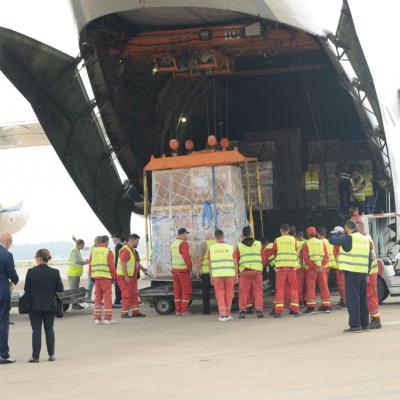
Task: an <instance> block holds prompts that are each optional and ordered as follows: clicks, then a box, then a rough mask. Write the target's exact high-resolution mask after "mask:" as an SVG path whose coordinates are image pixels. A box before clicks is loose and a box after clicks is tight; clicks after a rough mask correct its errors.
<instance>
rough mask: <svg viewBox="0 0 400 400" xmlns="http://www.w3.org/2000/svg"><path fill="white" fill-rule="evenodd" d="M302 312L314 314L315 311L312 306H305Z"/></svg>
mask: <svg viewBox="0 0 400 400" xmlns="http://www.w3.org/2000/svg"><path fill="white" fill-rule="evenodd" d="M303 314H316V311H315V310H314V309H313V308H309V307H307V309H306V310H305V311H304V312H303Z"/></svg>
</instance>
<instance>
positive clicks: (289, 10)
mask: <svg viewBox="0 0 400 400" xmlns="http://www.w3.org/2000/svg"><path fill="white" fill-rule="evenodd" d="M355 3H356V2H353V1H351V0H348V1H341V0H326V1H323V2H322V1H320V0H314V1H312V0H307V1H305V0H290V1H285V2H281V1H275V0H260V1H257V2H254V1H250V0H232V1H229V2H227V1H222V0H206V1H194V0H180V1H176V0H163V1H160V0H147V1H145V2H143V1H132V0H114V1H112V2H110V1H107V0H73V1H72V7H73V11H74V14H75V18H76V20H77V26H78V29H79V44H80V50H81V54H80V57H78V58H72V57H69V56H67V55H65V54H63V53H61V52H59V51H57V50H55V49H52V48H50V47H48V46H46V45H44V44H42V43H39V42H36V41H34V40H32V39H30V38H27V37H25V36H22V35H20V34H18V33H16V32H12V31H9V30H6V29H0V50H1V51H2V55H3V56H2V58H1V60H0V70H1V71H2V72H3V73H4V74H5V75H6V76H7V77H8V78H9V79H10V80H11V81H12V82H13V84H14V85H15V86H16V87H17V88H18V89H19V90H20V91H21V92H22V94H23V95H24V96H25V97H26V98H27V99H28V100H29V101H30V103H31V104H32V106H33V108H34V110H35V112H36V114H37V116H38V119H39V121H40V123H41V124H42V126H43V128H44V130H45V132H46V134H47V136H48V138H49V140H50V142H51V144H52V145H53V146H54V148H55V150H56V152H57V154H58V156H59V157H60V159H61V161H62V162H63V163H64V165H65V167H66V168H67V170H68V171H69V173H70V175H71V177H72V178H73V180H74V181H75V183H76V184H77V186H78V188H79V189H80V190H81V192H82V194H83V195H84V197H85V199H86V200H87V202H88V203H89V205H90V206H91V207H92V208H93V210H94V212H95V213H96V214H97V215H98V217H99V218H100V219H101V221H102V222H103V224H104V225H105V226H106V227H107V229H108V230H109V231H113V232H114V231H117V232H122V233H123V234H127V233H128V231H129V229H130V221H129V219H130V215H131V212H132V211H133V212H135V213H143V202H142V200H143V168H144V166H145V165H146V164H147V162H148V161H149V160H150V157H151V156H152V155H155V156H162V154H164V153H168V143H169V141H170V140H171V139H175V138H176V139H178V141H179V143H185V141H186V140H187V139H191V140H193V143H194V144H195V148H194V149H193V150H194V151H198V150H202V149H204V145H203V144H204V143H205V142H206V140H207V137H208V135H209V134H215V135H216V136H217V138H218V141H220V139H221V138H224V137H228V138H229V140H230V142H231V143H232V145H234V146H238V148H239V150H240V151H241V152H242V153H243V154H244V155H245V156H250V157H257V158H258V159H259V161H260V162H263V163H265V164H264V167H265V168H264V169H263V170H262V171H264V173H265V175H264V176H263V183H264V188H263V190H265V193H266V194H267V198H268V201H267V202H266V204H265V205H264V206H263V207H262V212H263V213H265V214H267V215H268V218H264V221H268V222H266V223H265V227H264V228H265V232H266V234H267V235H270V234H271V233H272V232H275V231H277V226H278V223H279V222H280V221H281V220H282V219H284V220H286V219H287V218H284V216H285V217H286V216H287V213H288V212H290V213H291V216H292V221H293V223H296V224H297V225H299V226H305V225H306V223H307V217H306V213H304V209H305V207H306V205H305V204H304V196H303V189H302V187H301V184H300V181H301V179H300V178H301V175H302V173H303V172H304V170H305V169H306V168H307V166H308V165H311V164H313V165H316V166H317V167H318V168H320V169H321V170H322V171H323V172H324V173H325V175H327V176H328V179H327V184H326V185H327V186H326V187H325V189H324V190H322V192H324V193H321V196H323V198H322V197H321V205H322V210H321V211H322V215H323V218H324V221H326V225H334V224H335V222H337V219H338V214H337V213H336V210H335V209H336V203H337V199H336V198H335V197H334V196H333V197H332V196H330V194H329V193H330V192H331V190H330V186H329V185H331V184H332V182H333V181H332V182H331V181H330V180H329V179H331V178H332V179H335V176H334V172H333V171H335V170H336V168H338V167H339V164H340V163H341V162H350V163H352V164H353V165H355V164H357V163H361V164H362V166H363V167H364V168H365V169H366V170H367V171H370V172H373V175H374V178H378V177H382V176H385V177H387V178H388V179H391V180H393V183H394V185H393V186H394V192H395V198H396V200H397V203H398V202H399V201H400V185H398V184H396V183H397V182H398V177H399V174H400V163H398V162H397V163H396V160H395V158H394V152H395V149H396V148H398V143H397V141H398V139H397V136H398V135H397V136H396V126H397V128H398V122H399V120H400V111H399V110H400V108H399V105H398V98H396V95H397V94H396V93H395V92H394V91H390V92H385V93H384V92H383V91H379V89H380V87H381V86H379V87H378V85H374V78H377V79H378V80H380V76H379V75H378V74H377V73H376V68H375V69H372V68H371V69H370V68H369V65H368V61H369V58H368V57H369V56H370V54H369V55H368V54H367V53H365V52H364V46H365V44H366V43H365V40H364V39H362V38H361V37H358V36H357V32H356V26H355V25H354V22H355V23H356V25H357V21H358V20H361V18H362V16H359V15H358V14H356V13H354V12H353V15H352V11H354V10H357V13H358V10H359V8H358V7H357V4H355ZM353 5H354V7H353ZM353 19H354V22H353ZM380 34H381V33H380V31H378V30H377V31H376V32H375V35H380ZM82 60H83V61H84V63H85V66H86V69H87V72H88V75H89V79H90V81H91V84H92V88H93V92H94V96H95V100H93V101H90V100H89V98H88V97H87V95H86V93H85V92H84V89H83V85H82V81H81V79H80V77H79V74H78V73H77V66H78V64H80V63H81V62H82ZM21 61H22V62H23V64H24V68H21V66H20V64H21ZM375 84H376V82H375ZM97 109H98V110H99V113H100V117H101V120H102V122H103V124H104V128H105V132H106V135H107V139H106V138H105V137H104V135H103V134H102V133H101V127H100V124H99V123H98V121H97V119H96V118H94V112H95V110H97ZM108 139H109V142H108ZM182 147H183V146H182ZM179 151H180V152H184V151H185V150H184V149H183V148H181V149H179ZM188 151H192V149H190V150H189V149H188ZM114 153H115V155H116V156H117V158H118V161H119V162H120V164H121V166H122V168H123V170H124V171H125V173H126V175H127V176H128V177H129V180H130V183H131V187H132V196H131V198H133V199H134V201H131V200H130V198H129V197H127V196H124V191H123V190H121V181H120V178H119V176H118V173H117V171H116V169H115V166H114V163H113V154H114ZM330 175H332V177H331V178H329V176H330ZM331 186H332V185H331Z"/></svg>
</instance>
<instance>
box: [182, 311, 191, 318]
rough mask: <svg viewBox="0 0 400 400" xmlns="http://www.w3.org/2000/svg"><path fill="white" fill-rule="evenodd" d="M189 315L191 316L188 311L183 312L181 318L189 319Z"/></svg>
mask: <svg viewBox="0 0 400 400" xmlns="http://www.w3.org/2000/svg"><path fill="white" fill-rule="evenodd" d="M191 315H193V314H192V313H191V312H190V311H185V312H183V313H181V316H182V317H189V316H191Z"/></svg>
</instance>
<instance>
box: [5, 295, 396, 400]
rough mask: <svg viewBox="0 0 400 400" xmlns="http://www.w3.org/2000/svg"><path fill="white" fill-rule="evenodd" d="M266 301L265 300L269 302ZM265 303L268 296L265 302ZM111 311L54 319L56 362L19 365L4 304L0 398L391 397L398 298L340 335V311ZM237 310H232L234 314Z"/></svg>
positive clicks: (26, 334)
mask: <svg viewBox="0 0 400 400" xmlns="http://www.w3.org/2000/svg"><path fill="white" fill-rule="evenodd" d="M269 300H270V299H269ZM267 306H269V302H268V303H267ZM191 308H192V311H193V312H194V314H195V315H193V316H191V317H177V316H174V315H171V316H159V315H158V314H156V312H155V311H154V309H150V308H148V307H143V308H142V311H143V312H145V313H146V314H147V318H142V319H127V320H121V319H120V318H119V310H117V309H116V310H114V312H115V315H114V318H115V319H116V320H117V321H118V323H117V324H116V325H113V326H105V325H100V326H94V325H93V321H92V315H91V311H92V310H90V309H85V310H83V311H68V312H67V313H66V314H65V316H64V318H62V319H57V320H56V326H55V329H56V358H57V359H56V362H55V363H50V362H48V361H47V354H46V348H45V341H44V340H43V343H42V356H41V362H40V363H39V364H29V363H28V362H27V360H28V359H29V357H30V353H31V343H30V338H31V329H30V325H29V320H28V318H27V316H22V315H17V314H16V310H13V313H12V320H13V321H14V322H15V325H13V326H11V329H10V347H11V354H12V356H13V357H15V358H16V359H17V363H15V364H12V365H2V366H0V391H1V398H2V399H3V398H4V399H10V398H11V399H17V400H20V399H28V398H29V399H30V400H35V399H38V400H47V399H49V400H58V399H63V400H64V399H68V400H81V399H82V400H83V399H85V400H87V399H96V400H102V399H108V400H117V399H118V400H120V399H121V400H122V399H135V398H136V399H144V400H152V399H157V400H159V399H163V400H164V399H165V400H167V399H174V400H180V399H185V400H192V399H199V400H200V399H201V400H214V399H215V400H217V399H218V400H221V399H230V400H236V399H240V400H245V399H268V400H269V399H271V400H314V399H315V400H322V399H323V400H350V399H351V400H356V399H363V400H368V399H374V400H375V399H396V400H398V399H399V398H400V379H399V371H400V357H399V355H398V351H399V349H400V345H399V338H400V304H399V303H395V302H389V303H388V304H385V305H383V306H382V308H381V311H382V314H383V317H382V318H383V324H384V327H383V329H381V330H377V331H369V332H365V333H353V334H346V333H343V332H342V330H343V329H344V328H346V327H347V312H346V311H345V310H335V311H334V312H332V313H331V314H321V313H318V314H317V315H303V316H302V317H301V318H293V317H290V316H288V315H286V316H285V317H284V318H282V319H281V320H276V319H273V318H272V317H269V316H266V318H265V319H256V318H255V316H254V315H252V316H248V317H247V318H246V319H245V320H238V319H237V318H235V320H234V321H231V322H224V323H221V322H217V316H216V314H215V313H214V314H212V315H210V316H204V315H202V313H201V305H200V304H199V303H198V302H195V303H194V304H193V305H192V307H191ZM234 316H235V317H237V314H235V315H234Z"/></svg>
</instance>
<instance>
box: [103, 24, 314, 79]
mask: <svg viewBox="0 0 400 400" xmlns="http://www.w3.org/2000/svg"><path fill="white" fill-rule="evenodd" d="M318 49H319V45H318V43H317V41H316V40H315V39H314V38H313V37H312V36H311V35H309V34H307V33H305V32H300V31H294V30H290V29H282V28H274V27H273V25H268V24H266V23H262V22H253V23H249V24H231V25H222V26H213V27H208V28H189V29H175V30H166V31H157V32H145V33H140V34H139V35H137V36H135V37H133V38H129V39H127V40H126V39H121V41H119V42H118V44H117V45H115V47H113V48H112V49H111V54H113V55H117V56H119V57H120V58H121V59H127V60H130V61H147V62H153V63H154V72H158V73H172V74H174V75H177V76H182V77H194V76H198V75H231V74H233V73H234V68H235V64H234V59H235V57H241V56H252V55H277V54H280V53H291V52H297V51H312V50H318Z"/></svg>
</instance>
